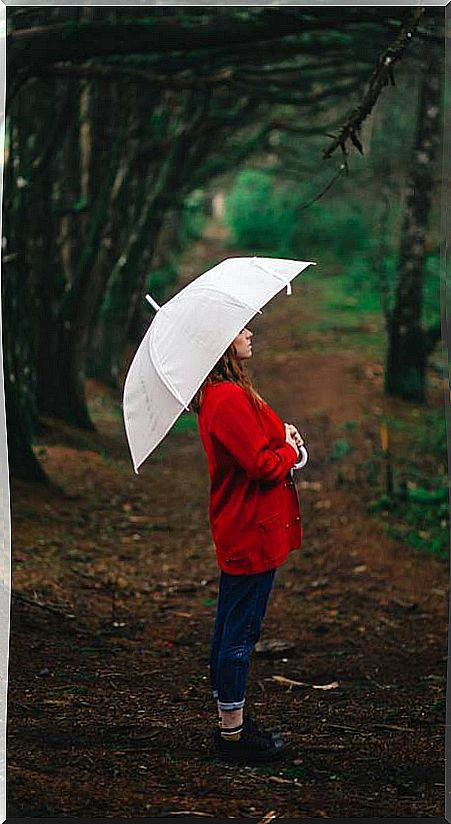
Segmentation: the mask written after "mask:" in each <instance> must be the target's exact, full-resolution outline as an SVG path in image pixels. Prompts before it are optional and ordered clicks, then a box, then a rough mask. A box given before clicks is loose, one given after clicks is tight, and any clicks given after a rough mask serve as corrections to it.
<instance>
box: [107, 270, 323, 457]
mask: <svg viewBox="0 0 451 824" xmlns="http://www.w3.org/2000/svg"><path fill="white" fill-rule="evenodd" d="M310 265H316V264H315V262H314V261H307V262H306V261H302V260H284V259H282V258H260V257H258V258H257V257H253V258H251V257H242V258H227V259H226V260H223V261H222V262H221V263H218V264H217V266H214V267H213V268H212V269H209V270H208V272H204V274H203V275H199V277H197V278H195V280H193V281H191V283H189V284H188V285H187V286H185V287H184V288H183V289H182V290H181V291H180V292H178V294H176V295H175V296H174V297H173V298H171V299H170V300H168V301H167V303H165V304H164V305H163V306H159V305H158V304H157V303H156V302H155V301H154V300H153V298H151V297H150V295H146V298H147V300H148V301H149V303H151V304H152V306H153V307H154V309H156V315H155V317H154V319H153V321H152V323H151V324H150V326H149V329H148V330H147V332H146V334H145V335H144V338H143V339H142V341H141V343H140V345H139V347H138V349H137V352H136V354H135V357H134V358H133V361H132V363H131V365H130V368H129V370H128V373H127V377H126V380H125V385H124V398H123V414H124V422H125V430H126V433H127V439H128V443H129V447H130V453H131V457H132V461H133V466H134V469H135V472H138V468H139V467H140V466H141V464H142V463H144V461H145V460H146V458H147V457H148V456H149V455H150V454H151V452H153V450H154V449H155V448H156V447H157V446H158V444H159V443H160V441H162V440H163V438H164V437H165V435H166V434H167V433H168V432H169V430H170V429H171V427H172V426H173V424H174V423H175V421H176V420H177V418H178V417H179V416H180V415H181V413H182V412H183V410H184V409H188V408H189V403H190V401H191V400H192V398H193V397H194V395H195V394H196V392H197V390H198V389H199V387H200V386H201V384H202V383H203V381H204V380H205V378H206V377H207V375H208V374H209V372H210V371H211V369H212V368H213V366H214V365H215V363H216V362H217V361H218V360H219V358H220V357H221V355H223V354H224V352H225V351H226V349H227V348H228V347H229V346H230V344H231V343H232V341H233V340H234V339H235V338H236V336H237V335H238V334H239V332H240V331H241V329H243V328H244V327H245V326H246V324H247V323H248V322H249V321H250V319H251V318H252V317H254V315H255V314H257V313H260V314H261V307H262V306H264V305H265V304H266V303H268V301H269V300H271V298H273V297H274V296H275V295H276V294H277V293H278V292H279V291H280V290H281V288H283V286H286V289H287V295H290V294H291V281H292V280H293V278H295V277H296V275H298V274H299V273H300V272H302V271H303V270H304V269H305V268H306V267H307V266H310ZM304 458H305V456H304ZM301 463H302V462H301ZM304 463H305V460H304ZM298 467H299V465H298Z"/></svg>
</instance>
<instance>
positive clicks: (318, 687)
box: [265, 675, 340, 692]
mask: <svg viewBox="0 0 451 824" xmlns="http://www.w3.org/2000/svg"><path fill="white" fill-rule="evenodd" d="M265 681H277V683H278V684H283V685H285V686H287V687H288V689H289V691H290V692H291V690H292V689H293V687H311V689H314V690H335V689H337V687H339V686H340V685H339V683H338V681H332V683H331V684H307V683H306V681H293V679H292V678H285V676H284V675H272V676H271V678H265Z"/></svg>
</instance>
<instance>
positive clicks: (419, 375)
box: [385, 54, 443, 403]
mask: <svg viewBox="0 0 451 824" xmlns="http://www.w3.org/2000/svg"><path fill="white" fill-rule="evenodd" d="M442 70H443V67H442V65H441V60H440V58H439V55H437V54H434V55H433V57H432V59H431V61H430V65H429V67H428V69H427V70H426V71H424V74H423V76H422V79H421V82H420V87H419V105H418V120H417V132H416V139H415V143H414V148H413V156H412V162H411V172H410V179H409V182H408V186H407V192H406V204H405V215H404V220H403V226H402V234H401V245H400V254H399V275H398V282H397V286H396V293H395V300H394V306H393V310H392V311H391V312H390V313H389V316H388V323H387V333H388V350H387V356H386V365H385V392H386V394H388V395H396V396H398V397H401V398H404V399H405V400H409V401H414V402H419V403H422V402H424V400H425V372H426V366H427V358H428V355H429V353H430V351H431V349H432V348H433V346H434V344H435V342H436V339H437V337H436V333H435V330H424V329H423V327H422V323H421V319H422V310H423V281H424V258H425V238H426V231H427V225H428V217H429V211H430V205H431V196H432V188H433V170H434V161H435V159H436V156H437V153H438V152H437V150H438V147H439V145H440V133H441V116H440V115H441V91H442V82H441V81H442Z"/></svg>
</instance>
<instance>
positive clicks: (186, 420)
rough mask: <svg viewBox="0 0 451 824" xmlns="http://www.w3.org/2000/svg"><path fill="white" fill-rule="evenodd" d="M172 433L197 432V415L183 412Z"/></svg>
mask: <svg viewBox="0 0 451 824" xmlns="http://www.w3.org/2000/svg"><path fill="white" fill-rule="evenodd" d="M171 432H178V433H184V432H197V415H195V414H194V413H193V412H182V414H181V416H180V418H177V420H176V422H175V424H174V426H173V427H172V429H171Z"/></svg>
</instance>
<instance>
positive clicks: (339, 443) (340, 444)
mask: <svg viewBox="0 0 451 824" xmlns="http://www.w3.org/2000/svg"><path fill="white" fill-rule="evenodd" d="M352 450H353V447H352V446H351V444H350V443H349V441H347V440H346V439H345V438H338V439H337V440H336V441H334V445H333V447H332V455H331V460H332V461H340V460H341V459H342V458H345V457H346V455H349V453H350V452H352Z"/></svg>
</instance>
